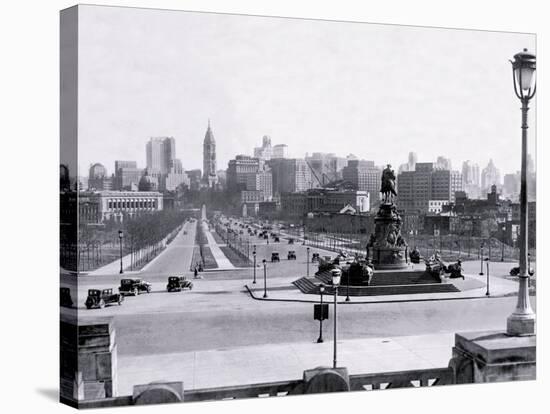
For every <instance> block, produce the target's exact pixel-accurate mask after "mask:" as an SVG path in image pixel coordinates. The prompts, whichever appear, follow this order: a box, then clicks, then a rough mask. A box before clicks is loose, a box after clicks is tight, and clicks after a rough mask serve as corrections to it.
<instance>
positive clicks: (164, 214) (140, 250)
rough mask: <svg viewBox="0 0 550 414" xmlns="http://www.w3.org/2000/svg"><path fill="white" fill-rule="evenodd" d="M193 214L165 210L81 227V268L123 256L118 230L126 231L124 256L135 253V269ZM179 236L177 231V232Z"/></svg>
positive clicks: (96, 266)
mask: <svg viewBox="0 0 550 414" xmlns="http://www.w3.org/2000/svg"><path fill="white" fill-rule="evenodd" d="M188 215H189V214H188V213H184V212H181V211H177V210H163V211H158V212H154V213H147V214H141V215H136V216H129V215H126V216H124V217H123V220H122V222H118V221H115V220H106V221H105V223H104V224H103V225H102V226H97V225H94V226H90V225H87V224H82V225H81V226H80V227H79V269H80V270H81V271H84V270H93V269H96V268H98V267H100V266H102V265H104V264H107V263H109V262H111V261H113V260H116V259H117V257H119V255H120V251H119V246H120V245H119V243H120V241H119V237H118V231H119V230H122V231H123V240H122V242H123V244H122V245H123V252H122V253H123V255H127V254H132V260H131V268H135V267H137V266H140V265H142V264H145V263H147V262H148V261H149V260H150V259H152V258H153V257H154V256H156V255H157V254H158V253H159V251H160V250H161V249H162V248H163V246H162V243H161V242H162V240H163V239H164V238H165V237H166V236H167V235H169V234H171V233H174V231H175V230H178V229H179V228H180V226H181V225H182V223H183V221H184V220H185V219H186V218H187V216H188ZM173 236H175V234H173Z"/></svg>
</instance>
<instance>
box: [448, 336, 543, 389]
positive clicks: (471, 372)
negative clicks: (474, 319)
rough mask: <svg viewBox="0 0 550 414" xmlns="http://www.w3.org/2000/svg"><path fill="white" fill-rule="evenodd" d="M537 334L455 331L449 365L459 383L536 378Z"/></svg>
mask: <svg viewBox="0 0 550 414" xmlns="http://www.w3.org/2000/svg"><path fill="white" fill-rule="evenodd" d="M536 358H537V355H536V336H535V335H531V336H509V335H507V334H506V333H504V332H502V331H481V332H467V333H457V334H455V346H454V347H453V357H452V359H451V361H450V362H449V366H450V367H451V368H452V369H453V371H454V377H455V383H456V384H468V383H478V382H505V381H518V380H534V379H536Z"/></svg>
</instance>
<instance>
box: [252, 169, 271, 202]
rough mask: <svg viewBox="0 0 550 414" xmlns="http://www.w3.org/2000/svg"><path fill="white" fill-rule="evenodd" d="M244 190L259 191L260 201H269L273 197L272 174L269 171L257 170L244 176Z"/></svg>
mask: <svg viewBox="0 0 550 414" xmlns="http://www.w3.org/2000/svg"><path fill="white" fill-rule="evenodd" d="M246 190H249V191H261V192H262V195H263V200H262V201H271V199H272V198H273V176H272V174H271V171H269V170H268V171H258V172H256V173H250V174H247V176H246Z"/></svg>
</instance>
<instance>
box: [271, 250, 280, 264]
mask: <svg viewBox="0 0 550 414" xmlns="http://www.w3.org/2000/svg"><path fill="white" fill-rule="evenodd" d="M271 261H272V262H280V261H281V259H280V258H279V253H277V252H273V253H271Z"/></svg>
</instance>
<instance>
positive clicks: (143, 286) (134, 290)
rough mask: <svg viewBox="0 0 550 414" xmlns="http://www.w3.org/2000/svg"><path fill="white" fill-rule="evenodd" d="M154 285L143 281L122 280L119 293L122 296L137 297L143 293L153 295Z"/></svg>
mask: <svg viewBox="0 0 550 414" xmlns="http://www.w3.org/2000/svg"><path fill="white" fill-rule="evenodd" d="M151 288H152V285H151V283H149V282H146V281H145V280H142V279H121V281H120V286H119V288H118V292H119V293H120V294H121V295H134V296H137V295H139V294H140V293H141V292H147V293H151Z"/></svg>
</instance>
